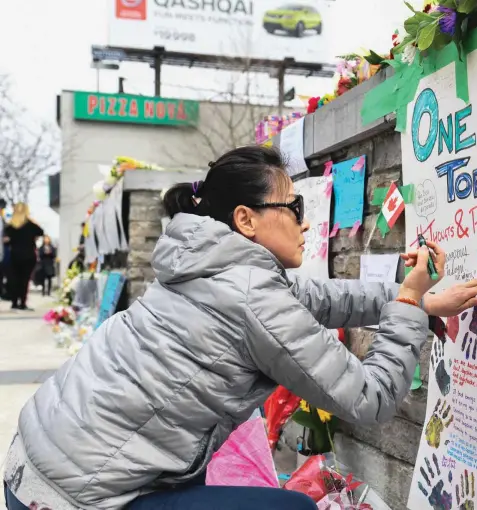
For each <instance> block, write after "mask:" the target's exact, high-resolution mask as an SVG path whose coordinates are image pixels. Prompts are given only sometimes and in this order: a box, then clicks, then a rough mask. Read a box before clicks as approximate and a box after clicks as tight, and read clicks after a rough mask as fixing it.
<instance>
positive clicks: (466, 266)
mask: <svg viewBox="0 0 477 510" xmlns="http://www.w3.org/2000/svg"><path fill="white" fill-rule="evenodd" d="M476 72H477V53H476V52H474V53H473V54H471V55H470V56H469V61H468V76H469V79H470V78H471V77H473V76H475V73H476ZM469 87H470V91H469V92H470V103H469V104H465V102H464V101H462V100H460V99H458V98H457V97H456V82H455V65H454V63H452V64H450V65H449V66H447V67H445V68H443V69H442V70H440V71H438V72H436V73H435V74H433V75H430V76H428V77H426V78H424V79H423V80H421V83H420V85H419V88H418V91H417V94H416V96H415V99H414V101H413V102H412V103H410V104H409V105H408V112H407V130H406V133H405V134H403V135H402V138H401V142H402V159H403V181H404V184H405V185H407V184H413V185H414V186H415V199H414V203H413V204H409V205H407V206H406V244H407V248H408V249H410V248H415V247H416V245H417V243H416V241H417V234H418V233H422V234H423V235H424V236H425V237H426V238H431V239H432V240H433V241H436V242H438V243H439V244H440V245H441V246H442V248H443V249H445V251H446V252H447V264H446V275H445V278H444V280H443V281H442V282H441V283H440V284H439V287H437V289H443V288H447V287H449V286H450V285H452V284H454V283H456V282H465V281H467V280H470V279H472V278H475V276H476V274H477V236H476V232H477V221H476V220H477V214H476V211H477V201H476V198H477V186H476V184H477V170H475V168H476V163H477V158H476V156H477V150H476V135H475V133H476V130H477V117H476V114H475V113H473V111H472V103H473V99H475V98H476V96H477V87H476V86H475V82H474V85H473V83H472V80H470V82H469ZM447 327H448V335H447V336H446V338H445V341H441V340H439V339H437V338H435V339H434V344H433V347H432V351H431V353H432V354H431V360H430V374H429V388H428V401H427V412H426V420H425V423H424V430H423V434H422V438H421V443H420V448H419V454H418V457H417V461H416V467H415V470H414V477H413V481H412V485H411V491H410V495H409V502H408V507H409V508H410V509H411V510H425V509H427V508H442V509H450V508H453V509H459V508H466V509H467V508H474V505H475V502H476V488H475V484H476V480H475V478H476V476H477V412H476V410H477V360H476V357H477V338H476V337H477V308H476V309H474V310H470V311H468V312H465V313H464V314H462V315H461V316H460V317H456V318H453V319H450V320H448V321H447Z"/></svg>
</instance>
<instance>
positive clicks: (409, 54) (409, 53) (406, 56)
mask: <svg viewBox="0 0 477 510" xmlns="http://www.w3.org/2000/svg"><path fill="white" fill-rule="evenodd" d="M416 55H417V46H414V44H408V45H407V46H406V47H405V48H404V51H403V54H402V61H403V62H405V63H407V64H409V65H411V64H412V63H413V62H414V59H415V58H416Z"/></svg>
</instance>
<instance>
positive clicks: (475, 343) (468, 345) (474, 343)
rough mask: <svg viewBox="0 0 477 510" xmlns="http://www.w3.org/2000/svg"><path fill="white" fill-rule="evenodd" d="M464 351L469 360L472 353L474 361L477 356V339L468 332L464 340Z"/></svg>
mask: <svg viewBox="0 0 477 510" xmlns="http://www.w3.org/2000/svg"><path fill="white" fill-rule="evenodd" d="M462 352H465V359H467V360H468V359H470V356H471V354H472V359H473V360H474V361H475V359H476V358H477V340H476V339H475V338H473V337H471V336H470V334H469V333H468V332H467V333H466V334H465V335H464V339H463V340H462Z"/></svg>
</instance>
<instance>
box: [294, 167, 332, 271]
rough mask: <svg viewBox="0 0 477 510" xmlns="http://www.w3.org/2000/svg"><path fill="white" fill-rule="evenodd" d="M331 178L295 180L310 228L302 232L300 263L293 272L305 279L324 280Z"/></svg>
mask: <svg viewBox="0 0 477 510" xmlns="http://www.w3.org/2000/svg"><path fill="white" fill-rule="evenodd" d="M332 188H333V179H332V177H331V175H329V176H328V177H309V178H307V179H303V180H301V181H298V182H296V183H295V193H297V194H300V195H303V200H304V203H305V216H306V219H307V220H308V222H309V223H310V230H309V231H308V232H307V233H306V234H305V241H306V244H305V251H304V253H303V264H302V266H301V267H300V269H298V270H297V272H298V273H299V274H300V275H301V276H303V277H307V278H320V279H328V278H329V272H328V235H329V226H330V204H331V193H332Z"/></svg>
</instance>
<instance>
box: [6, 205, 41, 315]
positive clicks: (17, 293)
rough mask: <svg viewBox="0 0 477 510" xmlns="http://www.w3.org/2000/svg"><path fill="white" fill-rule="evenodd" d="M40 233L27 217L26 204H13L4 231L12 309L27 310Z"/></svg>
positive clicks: (39, 228) (39, 229) (37, 227)
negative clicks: (7, 253)
mask: <svg viewBox="0 0 477 510" xmlns="http://www.w3.org/2000/svg"><path fill="white" fill-rule="evenodd" d="M42 235H43V229H42V228H41V227H39V226H38V225H37V224H36V223H35V222H34V221H32V220H31V219H30V218H29V209H28V205H26V204H24V203H21V202H20V203H18V204H15V206H14V208H13V215H12V219H11V221H10V223H9V224H8V225H7V227H6V228H5V232H4V241H5V242H7V243H8V245H9V247H10V266H11V280H12V281H11V292H12V309H20V310H29V308H28V307H27V296H28V286H29V283H30V278H31V275H32V273H33V270H34V269H35V265H36V260H37V255H36V240H37V239H38V238H39V237H41V236H42Z"/></svg>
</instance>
